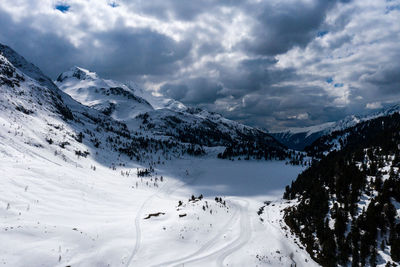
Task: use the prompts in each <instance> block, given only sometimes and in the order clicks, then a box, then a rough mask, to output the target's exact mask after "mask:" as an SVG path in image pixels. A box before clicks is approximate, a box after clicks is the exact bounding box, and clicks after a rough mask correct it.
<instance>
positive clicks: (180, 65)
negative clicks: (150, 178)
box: [0, 0, 400, 129]
mask: <svg viewBox="0 0 400 267" xmlns="http://www.w3.org/2000/svg"><path fill="white" fill-rule="evenodd" d="M54 4H55V3H53V5H51V4H49V1H46V0H38V1H28V0H19V1H16V2H15V3H14V2H10V1H8V3H5V2H4V1H0V23H1V24H0V25H2V28H1V30H0V42H2V43H4V44H7V45H10V46H11V47H13V48H14V49H15V50H16V51H18V52H19V53H21V54H22V55H23V56H25V57H26V58H27V59H28V60H30V61H32V62H34V63H35V64H36V65H38V66H39V67H40V68H42V70H43V71H44V72H45V73H47V74H49V75H50V76H51V77H53V78H55V77H56V76H57V75H58V74H59V72H62V71H64V70H66V69H68V68H70V67H71V66H73V65H78V66H82V67H85V68H88V69H90V70H92V71H96V72H98V73H99V74H100V75H102V76H104V77H106V78H113V79H117V80H122V81H126V80H134V81H136V82H139V83H142V84H145V85H146V86H148V88H149V89H153V90H158V91H159V93H161V94H163V95H165V96H168V97H172V98H175V99H177V100H180V101H182V102H183V103H184V104H188V105H198V106H201V107H205V108H207V109H210V110H212V111H217V112H220V113H222V114H223V115H225V116H227V117H229V118H232V119H235V120H238V121H242V122H245V123H248V124H251V125H255V126H260V127H264V128H265V127H267V128H275V129H278V128H284V127H288V126H308V125H312V124H317V123H322V122H326V121H331V120H337V119H340V118H342V117H344V116H345V115H347V114H351V113H361V112H363V111H365V110H366V109H373V108H377V107H380V106H384V105H385V104H387V103H389V102H393V101H394V100H395V99H400V91H399V90H398V89H399V88H400V85H399V83H400V80H399V77H400V73H399V69H400V65H399V64H398V63H397V62H400V48H399V46H398V43H399V42H400V36H399V32H400V26H399V25H400V24H399V23H398V22H399V20H398V18H399V16H400V10H399V9H397V8H395V7H396V6H399V5H400V0H392V1H362V0H354V1H339V0H329V1H318V0H299V1H292V0H285V1H281V0H271V1H253V0H237V1H233V0H222V1H216V0H199V1H175V0H163V1H161V0H154V1H144V0H133V1H128V0H115V1H108V0H87V1H81V0H69V1H68V2H62V4H65V5H68V7H69V8H68V10H67V11H66V12H60V10H57V9H56V8H57V7H56V6H54ZM56 4H58V2H57V3H56ZM327 81H330V82H327ZM335 85H336V86H335ZM339 85H340V86H339Z"/></svg>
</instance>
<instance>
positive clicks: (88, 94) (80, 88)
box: [55, 67, 153, 122]
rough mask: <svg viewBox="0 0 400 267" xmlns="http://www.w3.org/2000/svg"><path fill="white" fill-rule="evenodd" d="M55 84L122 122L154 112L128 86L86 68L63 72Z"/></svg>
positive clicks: (85, 103)
mask: <svg viewBox="0 0 400 267" xmlns="http://www.w3.org/2000/svg"><path fill="white" fill-rule="evenodd" d="M55 84H56V85H57V86H58V87H59V88H60V89H61V90H63V91H64V92H65V93H67V94H69V95H70V96H72V97H73V98H74V99H75V100H77V101H79V102H81V103H83V104H84V105H87V106H89V107H92V108H94V109H97V110H99V111H101V112H102V113H104V114H106V115H110V116H111V117H112V118H114V119H116V120H119V121H124V122H129V121H130V120H132V119H134V118H135V117H136V115H138V114H140V113H143V112H146V111H150V110H153V107H152V106H151V105H150V103H149V102H147V101H146V100H145V99H143V98H141V97H138V96H136V95H135V94H134V93H133V92H132V90H131V89H130V88H129V87H128V86H126V85H125V84H122V83H119V82H116V81H112V80H105V79H101V78H99V77H98V76H97V74H96V73H94V72H90V71H88V70H85V69H83V68H79V67H73V68H71V69H70V70H69V71H66V72H63V73H61V74H60V75H59V76H58V78H57V80H56V81H55Z"/></svg>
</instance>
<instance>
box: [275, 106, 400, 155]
mask: <svg viewBox="0 0 400 267" xmlns="http://www.w3.org/2000/svg"><path fill="white" fill-rule="evenodd" d="M398 112H400V105H398V104H397V105H393V106H390V107H388V108H384V109H382V110H380V111H378V112H374V113H371V114H368V115H365V116H356V115H350V116H347V117H346V118H344V119H343V120H340V121H337V122H327V123H323V124H318V125H314V126H310V127H298V128H289V129H287V130H285V131H279V132H271V133H270V134H271V135H272V136H273V137H275V138H276V139H277V140H278V141H280V142H281V143H282V144H284V145H286V146H287V147H289V148H292V149H297V150H303V149H304V148H305V147H307V146H309V145H311V144H312V143H313V142H314V141H315V140H317V139H318V138H319V137H321V136H324V135H329V134H331V133H333V132H335V131H343V130H346V129H348V128H350V127H353V126H355V125H356V124H358V123H360V122H364V121H368V120H372V119H375V118H378V117H381V116H387V115H390V114H393V113H398Z"/></svg>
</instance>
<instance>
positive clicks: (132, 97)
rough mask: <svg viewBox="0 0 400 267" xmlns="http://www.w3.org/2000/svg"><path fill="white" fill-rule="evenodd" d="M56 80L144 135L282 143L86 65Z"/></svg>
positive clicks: (196, 141) (75, 95) (205, 143)
mask: <svg viewBox="0 0 400 267" xmlns="http://www.w3.org/2000/svg"><path fill="white" fill-rule="evenodd" d="M55 83H56V84H57V85H58V86H59V88H60V89H62V90H63V91H64V92H65V93H67V94H69V95H71V96H72V97H73V98H74V99H75V100H77V101H79V102H81V103H82V104H84V105H87V106H90V107H93V108H95V109H97V110H99V111H101V112H103V113H105V114H107V115H111V117H113V118H114V119H116V120H118V121H121V122H123V123H125V124H126V125H127V126H128V128H129V129H130V130H131V131H134V132H136V133H140V134H142V135H146V136H152V137H154V138H173V139H174V140H176V141H178V142H184V143H191V144H197V145H202V146H210V147H212V146H226V145H228V144H231V143H232V142H233V141H250V140H254V139H259V138H261V139H262V140H263V142H270V143H271V145H273V146H280V144H279V143H278V142H277V141H276V140H275V139H274V138H273V137H271V136H270V135H269V134H268V133H266V132H264V131H262V130H259V129H256V128H253V127H249V126H246V125H243V124H240V123H238V122H235V121H231V120H228V119H226V118H224V117H222V116H221V115H219V114H216V113H212V112H208V111H206V110H203V109H199V108H189V107H186V106H185V105H184V104H182V103H180V102H179V101H176V100H172V99H168V98H163V97H159V96H154V95H152V94H151V93H149V92H146V91H145V90H143V89H141V88H139V87H138V86H136V85H134V84H132V83H130V84H123V83H121V82H117V81H113V80H105V79H102V78H101V77H99V76H98V75H97V74H96V73H94V72H90V71H88V70H85V69H83V68H79V67H74V68H72V69H70V70H69V71H66V72H64V73H61V74H60V75H59V77H58V78H57V80H56V81H55ZM138 95H140V96H138ZM152 105H154V107H153V106H152Z"/></svg>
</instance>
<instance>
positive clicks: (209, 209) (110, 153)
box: [0, 45, 316, 267]
mask: <svg viewBox="0 0 400 267" xmlns="http://www.w3.org/2000/svg"><path fill="white" fill-rule="evenodd" d="M0 52H1V53H0V91H1V94H0V265H2V266H12V267H18V266H74V267H75V266H126V267H128V266H290V265H292V266H313V265H316V264H315V263H314V262H313V261H312V260H311V259H310V257H309V255H308V254H307V253H306V252H305V251H304V250H303V249H302V247H301V246H299V245H297V243H296V242H297V241H296V239H295V238H294V237H292V236H291V235H290V233H288V232H286V231H287V230H285V229H287V228H286V227H285V226H284V224H283V220H282V214H283V213H282V209H284V208H285V207H287V206H288V205H291V204H290V203H287V202H283V201H282V200H281V196H282V194H283V191H284V188H285V186H286V185H288V184H290V182H291V181H292V180H293V179H295V178H296V176H297V174H298V173H299V172H300V171H301V170H302V168H301V167H294V166H291V165H285V162H284V161H281V162H279V161H256V160H254V161H244V160H243V161H239V160H236V161H230V160H222V159H217V154H218V153H219V152H222V151H223V149H224V147H221V146H218V144H217V145H215V144H214V145H213V146H212V147H205V150H207V152H208V153H206V156H201V157H192V156H189V153H188V149H187V146H188V145H190V144H187V143H185V142H171V141H170V142H168V141H163V140H162V138H160V139H157V140H156V139H149V138H147V137H146V135H147V134H148V133H149V134H151V133H152V132H151V131H145V132H144V134H143V135H142V134H141V133H132V132H129V131H128V127H127V126H126V125H125V124H123V123H121V122H118V121H117V120H115V119H113V117H112V116H111V117H110V116H108V115H107V114H105V113H104V112H101V111H99V110H97V109H95V108H90V107H88V106H84V105H82V104H80V103H79V102H77V101H76V100H74V99H73V98H71V97H70V96H69V95H67V94H65V93H63V92H62V91H61V90H60V89H59V88H58V87H57V86H56V85H55V84H54V83H53V82H52V81H51V80H50V79H49V78H47V77H46V76H45V75H44V74H43V73H42V72H41V71H40V70H39V69H38V68H37V67H35V66H34V65H32V64H30V63H28V62H26V60H25V59H24V58H23V57H21V56H19V55H18V54H16V53H15V51H13V50H12V49H10V48H8V47H6V46H3V45H0ZM15 66H17V67H15ZM75 74H76V75H75ZM73 75H75V76H78V77H81V76H82V75H89V76H90V75H91V76H93V77H95V76H94V74H91V73H89V72H84V71H82V70H79V71H78V72H75V71H74V72H73ZM68 77H69V76H68ZM93 77H92V78H93ZM89 78H90V77H89ZM95 78H96V77H95ZM60 80H63V79H61V78H60ZM89 81H90V83H92V82H93V80H91V79H89ZM98 82H100V81H98ZM104 82H106V81H104ZM95 85H96V84H95ZM106 85H107V86H109V88H108V89H107V88H105V89H104V90H103V89H102V87H100V88H98V90H99V92H101V93H102V94H103V93H105V95H107V94H110V95H112V97H110V98H107V101H111V102H112V101H114V102H115V103H117V104H118V103H121V102H122V103H125V102H124V101H126V100H127V99H131V100H132V99H135V100H136V101H137V102H135V103H133V104H132V105H133V106H135V107H137V106H138V105H139V104H140V105H141V106H142V107H144V108H143V109H144V110H148V109H151V106H150V104H149V103H147V102H145V100H143V99H141V98H136V97H135V96H134V95H132V94H133V93H132V92H128V91H123V90H122V89H121V88H122V87H121V88H119V87H112V86H114V85H113V84H111V85H110V81H107V84H106ZM91 86H92V85H90V88H92V87H91ZM93 86H94V85H93ZM96 86H97V85H96ZM79 88H80V87H79ZM79 88H75V89H76V90H79ZM96 88H97V87H96ZM96 88H94V90H95V92H96ZM92 89H93V88H92ZM71 90H72V89H71ZM113 92H114V93H115V92H117V93H118V94H116V95H114V94H113ZM131 93H132V94H131ZM96 94H97V93H96ZM107 96H108V95H107ZM121 96H124V97H125V96H126V97H127V98H126V99H125V98H123V97H121ZM103 100H104V99H103ZM90 101H94V99H92V98H90ZM111 102H110V103H111ZM114 102H112V103H114ZM104 103H106V101H104ZM104 103H103V102H101V103H100V102H99V103H97V104H104ZM107 103H108V102H107ZM122 106H123V105H122ZM122 106H113V107H114V108H115V110H116V111H124V110H119V108H121V107H122ZM133 106H132V109H133V108H134V107H133ZM97 108H99V106H97ZM115 110H114V111H115ZM151 112H153V111H151ZM151 112H150V113H151ZM191 112H192V111H191ZM117 113H118V112H117ZM164 113H166V112H164V110H163V109H161V111H160V113H157V114H158V115H160V116H161V117H162V115H163V114H164ZM176 113H178V112H176ZM118 114H120V113H118ZM124 114H125V113H124ZM126 114H128V115H129V114H130V112H126ZM184 116H187V117H188V118H189V119H192V118H196V121H199V122H201V121H203V122H204V121H207V123H208V124H207V123H206V125H212V127H214V126H215V127H219V128H220V129H222V130H224V131H221V133H222V132H226V133H227V134H228V137H227V139H234V138H235V137H236V136H237V135H240V136H245V137H246V136H247V137H249V138H250V139H248V140H253V139H251V137H254V136H258V135H262V136H264V137H265V138H266V139H267V140H269V141H271V142H273V141H274V139H273V138H272V137H270V136H269V135H267V134H266V133H264V132H261V131H259V130H257V129H253V128H250V127H247V126H243V125H241V124H239V123H235V122H232V121H229V120H226V119H224V118H223V117H221V116H220V115H216V114H211V113H208V112H205V111H201V110H199V111H196V112H194V114H192V113H190V112H187V113H185V114H184ZM135 118H136V117H135ZM154 118H157V116H154ZM205 118H206V119H205ZM211 122H212V123H211ZM196 127H197V126H196ZM199 127H200V126H199ZM207 127H208V128H207V129H206V130H207V131H205V130H204V129H203V133H204V132H205V133H211V134H212V133H213V131H215V128H210V126H207ZM209 128H210V129H209ZM171 129H174V128H173V127H172V126H169V127H168V128H166V129H165V130H166V131H168V132H170V130H171ZM183 129H184V128H183ZM193 129H196V131H197V130H198V129H200V130H201V129H202V128H193ZM194 133H198V132H194ZM211 136H212V135H211ZM204 138H207V137H204ZM195 144H196V143H195Z"/></svg>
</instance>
